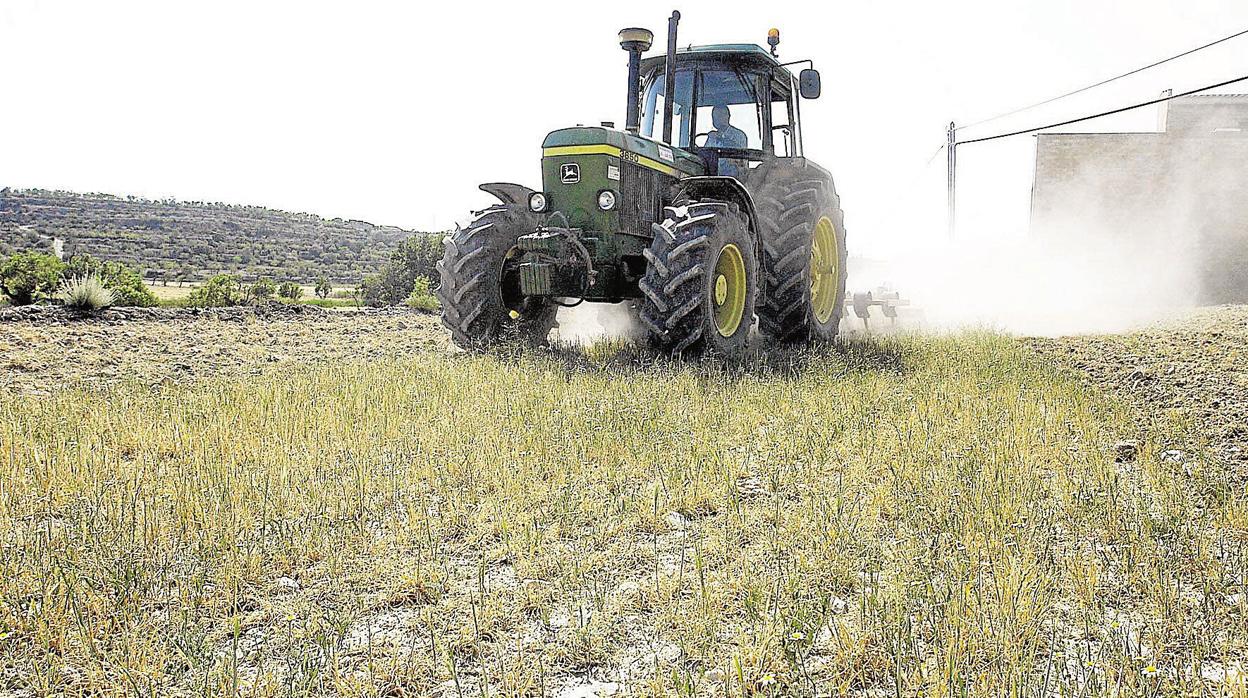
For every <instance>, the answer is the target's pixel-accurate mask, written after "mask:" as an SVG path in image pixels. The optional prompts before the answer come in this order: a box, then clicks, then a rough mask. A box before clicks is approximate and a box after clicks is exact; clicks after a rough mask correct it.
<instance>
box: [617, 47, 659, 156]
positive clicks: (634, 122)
mask: <svg viewBox="0 0 1248 698" xmlns="http://www.w3.org/2000/svg"><path fill="white" fill-rule="evenodd" d="M653 43H654V32H652V31H650V30H649V29H642V28H640V27H629V28H627V29H621V30H620V48H622V49H624V50H625V51H628V107H627V108H626V109H625V111H624V130H625V131H628V132H629V133H633V134H635V133H637V132H638V131H639V130H641V74H640V73H641V54H642V53H644V52H646V51H648V50H650V45H651V44H653Z"/></svg>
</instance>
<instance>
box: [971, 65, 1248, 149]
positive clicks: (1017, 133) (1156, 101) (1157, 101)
mask: <svg viewBox="0 0 1248 698" xmlns="http://www.w3.org/2000/svg"><path fill="white" fill-rule="evenodd" d="M1245 80H1248V75H1245V76H1243V77H1240V78H1235V79H1234V80H1227V81H1225V82H1219V83H1218V84H1216V85H1208V86H1206V87H1200V88H1197V89H1195V90H1188V91H1187V92H1181V93H1179V94H1177V95H1168V96H1166V97H1159V98H1157V99H1151V100H1149V101H1147V102H1140V103H1139V104H1132V105H1131V106H1129V107H1121V108H1119V109H1111V110H1110V111H1105V112H1101V113H1100V114H1093V115H1091V116H1083V117H1080V118H1078V119H1069V120H1067V121H1059V122H1058V123H1055V124H1049V125H1047V126H1036V127H1034V128H1025V129H1023V130H1021V131H1011V132H1010V133H1000V134H997V135H995V136H984V137H983V138H971V139H968V140H965V141H958V142H957V143H955V145H969V144H971V143H983V142H984V141H995V140H997V139H998V138H1010V137H1011V136H1021V135H1024V134H1027V133H1035V132H1036V131H1044V130H1047V129H1050V128H1057V127H1058V126H1069V125H1071V124H1077V123H1079V122H1081V121H1091V120H1092V119H1099V118H1101V117H1102V116H1112V115H1114V114H1121V113H1122V112H1124V111H1131V110H1132V109H1139V108H1141V107H1147V106H1150V105H1153V104H1160V103H1162V102H1168V101H1170V100H1172V99H1178V98H1179V97H1187V96H1190V95H1194V94H1196V93H1198V92H1205V91H1208V90H1216V89H1217V88H1219V87H1226V86H1227V85H1233V84H1235V83H1237V82H1243V81H1245Z"/></svg>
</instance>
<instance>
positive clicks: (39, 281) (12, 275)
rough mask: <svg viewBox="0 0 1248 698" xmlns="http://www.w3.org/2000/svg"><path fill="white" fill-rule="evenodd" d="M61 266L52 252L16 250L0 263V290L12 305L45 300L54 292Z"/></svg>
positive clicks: (59, 281) (63, 267) (59, 280)
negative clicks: (15, 252) (40, 252)
mask: <svg viewBox="0 0 1248 698" xmlns="http://www.w3.org/2000/svg"><path fill="white" fill-rule="evenodd" d="M64 269H65V264H64V263H62V262H61V260H59V259H57V258H56V256H55V255H50V254H39V253H38V252H18V253H17V254H14V255H13V256H11V257H9V258H8V259H6V260H5V261H4V264H3V265H0V293H3V294H4V296H5V297H6V298H8V299H9V302H10V303H12V304H13V305H30V304H31V303H36V302H38V301H41V300H46V299H48V298H51V297H52V296H53V295H55V294H56V289H57V286H58V285H59V284H60V283H61V272H63V271H64Z"/></svg>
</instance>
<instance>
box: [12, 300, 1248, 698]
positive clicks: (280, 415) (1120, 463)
mask: <svg viewBox="0 0 1248 698" xmlns="http://www.w3.org/2000/svg"><path fill="white" fill-rule="evenodd" d="M119 313H120V314H119ZM20 314H21V313H20V312H19V311H0V357H2V358H0V361H3V362H4V363H3V365H0V375H4V376H6V378H5V380H6V381H7V382H6V383H5V386H6V388H5V390H3V391H0V696H4V698H10V697H13V696H20V697H22V698H25V697H27V696H43V695H109V696H112V695H118V696H120V695H135V694H140V695H162V696H163V695H178V696H192V695H247V696H250V695H258V696H292V695H294V696H336V695H348V696H377V695H384V696H424V695H434V696H444V697H446V698H451V697H454V698H460V697H461V696H477V695H498V696H547V695H550V696H560V697H561V698H577V697H579V696H597V695H689V696H693V695H697V696H703V695H705V696H721V695H732V696H740V695H763V696H780V695H786V696H787V695H821V696H825V695H852V696H861V697H863V698H868V697H870V698H876V697H879V696H892V695H932V696H982V697H984V698H990V697H991V698H997V697H998V696H1003V695H1017V696H1050V695H1064V696H1066V695H1069V696H1076V695H1107V694H1116V695H1193V696H1195V695H1229V696H1241V697H1242V696H1245V695H1248V672H1246V670H1245V667H1246V666H1248V664H1246V662H1248V622H1245V619H1246V618H1248V602H1246V601H1245V599H1246V598H1248V584H1246V581H1245V580H1248V491H1246V490H1245V488H1244V487H1243V483H1242V480H1241V479H1239V478H1238V475H1237V473H1238V470H1237V468H1238V467H1239V466H1238V461H1235V460H1233V457H1235V456H1236V455H1237V454H1238V453H1241V452H1242V451H1237V450H1235V449H1237V448H1238V449H1242V448H1243V446H1244V443H1243V438H1242V433H1241V432H1238V431H1236V430H1235V429H1234V420H1236V419H1239V418H1238V417H1236V416H1235V415H1240V414H1242V409H1243V402H1242V396H1243V391H1242V390H1241V388H1242V387H1243V382H1242V379H1243V374H1242V370H1243V369H1242V366H1241V365H1240V363H1242V361H1241V359H1242V351H1243V349H1244V344H1243V339H1242V335H1243V320H1244V318H1245V311H1244V309H1240V308H1229V309H1219V310H1216V311H1208V312H1205V313H1201V314H1199V315H1197V316H1195V317H1194V318H1192V319H1190V320H1188V321H1186V322H1185V323H1183V324H1179V325H1174V326H1170V327H1166V328H1157V329H1155V330H1150V331H1148V332H1143V333H1139V334H1136V335H1129V336H1124V337H1100V338H1077V339H1062V340H1043V341H1042V340H1016V339H1011V338H1008V337H1002V336H998V335H992V334H985V333H968V334H962V335H954V336H931V337H906V336H899V337H889V338H883V339H878V340H871V339H867V340H855V341H852V342H848V343H845V344H842V345H838V346H834V347H821V348H818V349H815V350H810V351H798V352H792V353H771V354H768V355H766V356H764V357H760V361H759V362H758V363H756V364H754V365H751V366H748V367H744V368H734V369H724V368H722V367H719V366H717V365H715V364H713V363H710V362H684V363H680V362H672V361H668V360H664V359H660V358H657V357H653V356H649V355H647V354H646V353H645V352H641V351H636V350H632V349H629V348H626V347H621V346H619V345H612V344H607V345H600V346H595V347H592V348H590V349H587V350H583V351H580V350H561V351H557V352H549V351H544V352H519V353H514V354H509V355H506V356H475V355H467V354H457V353H451V352H448V351H446V340H445V337H444V335H443V333H442V332H441V331H440V329H439V328H438V325H437V321H436V319H435V318H434V317H433V316H429V315H420V314H416V313H413V312H410V311H396V312H373V311H365V312H362V313H359V314H343V313H333V312H328V311H319V310H316V309H311V308H307V309H283V310H281V312H280V313H279V314H274V315H261V316H256V315H254V314H253V313H251V312H250V311H246V310H230V311H213V312H205V313H201V314H198V315H197V314H193V313H188V312H186V311H172V310H157V311H124V312H122V311H114V312H113V313H112V314H110V315H107V316H106V317H105V318H104V320H103V321H90V322H84V321H71V320H67V319H66V318H65V317H64V316H61V315H57V314H55V313H51V314H44V315H39V316H37V317H26V318H20V319H14V316H15V315H19V316H20ZM123 315H124V316H125V317H123ZM1145 375H1147V376H1157V378H1156V379H1155V380H1149V379H1141V378H1140V377H1141V376H1145ZM1184 376H1186V377H1184ZM1141 386H1147V389H1144V388H1142V387H1141ZM1228 386H1229V387H1228ZM1214 399H1216V400H1217V401H1218V404H1217V405H1216V406H1214V405H1213V404H1212V400H1214ZM1228 457H1231V458H1232V460H1229V461H1228V460H1227V458H1228Z"/></svg>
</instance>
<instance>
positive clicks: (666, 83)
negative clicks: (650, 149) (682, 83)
mask: <svg viewBox="0 0 1248 698" xmlns="http://www.w3.org/2000/svg"><path fill="white" fill-rule="evenodd" d="M678 24H680V10H672V16H671V17H669V18H668V19H667V63H666V65H665V68H664V73H663V92H664V93H665V94H664V95H663V142H664V143H667V144H668V145H671V144H672V106H673V105H674V104H675V99H676V84H675V83H676V25H678Z"/></svg>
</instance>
